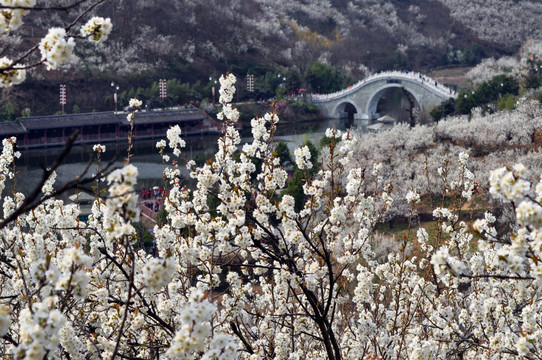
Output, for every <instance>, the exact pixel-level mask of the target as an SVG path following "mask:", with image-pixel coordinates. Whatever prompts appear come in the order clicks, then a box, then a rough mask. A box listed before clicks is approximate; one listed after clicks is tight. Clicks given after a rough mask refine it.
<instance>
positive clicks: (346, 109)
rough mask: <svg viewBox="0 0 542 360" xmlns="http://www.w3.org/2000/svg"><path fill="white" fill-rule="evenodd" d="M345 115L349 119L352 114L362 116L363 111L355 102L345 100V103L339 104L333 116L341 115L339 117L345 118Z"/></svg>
mask: <svg viewBox="0 0 542 360" xmlns="http://www.w3.org/2000/svg"><path fill="white" fill-rule="evenodd" d="M345 113H346V114H348V117H350V114H352V115H353V114H361V111H360V109H358V106H357V105H356V104H355V103H354V102H353V101H350V100H345V101H343V102H339V103H338V104H337V105H336V106H335V108H334V109H333V114H335V115H339V117H345V116H344V114H345Z"/></svg>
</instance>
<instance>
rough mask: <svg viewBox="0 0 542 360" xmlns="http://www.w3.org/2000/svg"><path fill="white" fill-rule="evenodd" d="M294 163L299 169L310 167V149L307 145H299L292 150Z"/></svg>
mask: <svg viewBox="0 0 542 360" xmlns="http://www.w3.org/2000/svg"><path fill="white" fill-rule="evenodd" d="M294 155H295V163H296V165H297V167H298V168H299V169H301V170H307V169H311V168H312V162H311V151H310V150H309V147H308V146H307V145H305V146H300V147H299V148H297V149H295V150H294Z"/></svg>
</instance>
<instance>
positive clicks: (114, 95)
mask: <svg viewBox="0 0 542 360" xmlns="http://www.w3.org/2000/svg"><path fill="white" fill-rule="evenodd" d="M111 87H112V88H113V89H114V90H115V93H114V94H113V101H114V102H115V113H116V112H117V92H118V91H119V86H118V85H116V84H115V83H114V82H113V81H111Z"/></svg>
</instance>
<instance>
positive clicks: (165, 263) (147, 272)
mask: <svg viewBox="0 0 542 360" xmlns="http://www.w3.org/2000/svg"><path fill="white" fill-rule="evenodd" d="M174 272H175V263H174V262H173V259H172V258H167V259H159V258H149V259H148V260H147V261H146V263H145V265H144V266H143V271H142V273H141V277H140V279H139V282H140V283H141V285H143V286H145V287H147V288H148V289H149V290H150V291H152V292H156V291H159V290H160V289H162V288H163V287H164V286H166V285H167V284H168V283H169V282H170V280H171V278H172V277H173V274H174Z"/></svg>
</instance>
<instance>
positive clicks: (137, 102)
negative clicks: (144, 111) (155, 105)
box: [128, 98, 143, 109]
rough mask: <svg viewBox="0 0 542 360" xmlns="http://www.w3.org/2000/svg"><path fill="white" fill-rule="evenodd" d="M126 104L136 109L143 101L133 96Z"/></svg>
mask: <svg viewBox="0 0 542 360" xmlns="http://www.w3.org/2000/svg"><path fill="white" fill-rule="evenodd" d="M128 105H129V106H130V107H131V108H132V109H137V108H138V107H140V106H141V105H143V101H141V100H138V99H136V98H133V99H130V101H129V102H128Z"/></svg>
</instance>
